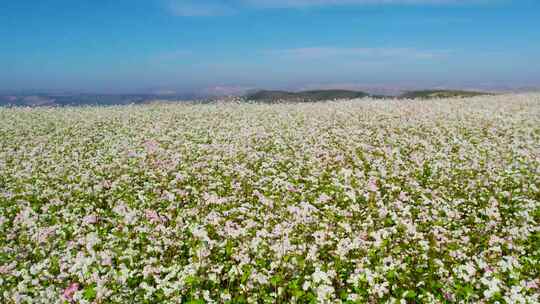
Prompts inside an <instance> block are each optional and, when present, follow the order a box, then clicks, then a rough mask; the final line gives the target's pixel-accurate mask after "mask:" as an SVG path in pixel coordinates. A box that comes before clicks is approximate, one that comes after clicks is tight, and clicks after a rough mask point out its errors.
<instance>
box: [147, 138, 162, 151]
mask: <svg viewBox="0 0 540 304" xmlns="http://www.w3.org/2000/svg"><path fill="white" fill-rule="evenodd" d="M144 147H145V148H146V152H147V153H148V154H154V153H156V152H157V150H158V149H159V143H158V142H157V141H155V140H153V139H151V140H147V141H146V142H144Z"/></svg>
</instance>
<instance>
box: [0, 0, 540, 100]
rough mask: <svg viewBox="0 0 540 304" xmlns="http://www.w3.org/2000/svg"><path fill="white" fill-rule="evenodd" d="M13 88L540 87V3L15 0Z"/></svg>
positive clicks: (5, 86) (1, 27)
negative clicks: (81, 0)
mask: <svg viewBox="0 0 540 304" xmlns="http://www.w3.org/2000/svg"><path fill="white" fill-rule="evenodd" d="M1 14H2V18H0V39H1V41H3V43H2V47H0V65H1V66H2V69H1V70H0V92H17V91H41V92H65V91H69V92H81V93H147V94H156V93H163V92H165V93H174V94H191V93H201V92H202V93H208V94H210V95H220V94H223V95H227V94H238V93H239V92H244V91H246V90H250V89H285V90H302V89H318V88H344V89H356V90H371V91H398V90H406V89H417V88H418V89H423V88H456V89H482V90H512V89H520V88H537V87H540V60H539V59H540V58H538V57H539V56H538V54H540V42H539V41H540V31H538V28H540V21H539V20H540V2H538V1H532V0H524V1H507V0H497V1H481V0H480V1H475V0H472V1H459V0H391V1H376V0H333V1H325V0H317V1H302V0H289V1H287V0H276V1H264V0H234V1H210V0H199V1H179V0H177V1H174V0H152V1H146V2H144V3H132V2H131V1H115V2H114V3H113V2H107V3H103V2H99V3H98V2H77V3H74V2H72V1H62V0H61V1H54V2H53V3H51V2H47V3H39V2H38V3H36V1H17V2H15V1H7V2H6V3H4V4H3V8H2V13H1Z"/></svg>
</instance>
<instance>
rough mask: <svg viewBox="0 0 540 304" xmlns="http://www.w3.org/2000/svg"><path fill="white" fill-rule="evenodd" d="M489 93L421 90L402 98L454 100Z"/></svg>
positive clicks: (405, 94) (403, 95)
mask: <svg viewBox="0 0 540 304" xmlns="http://www.w3.org/2000/svg"><path fill="white" fill-rule="evenodd" d="M490 94H491V93H487V92H476V91H462V90H421V91H409V92H406V93H404V94H402V95H401V96H400V97H401V98H411V99H416V98H420V99H429V98H453V97H474V96H482V95H490Z"/></svg>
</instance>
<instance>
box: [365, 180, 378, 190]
mask: <svg viewBox="0 0 540 304" xmlns="http://www.w3.org/2000/svg"><path fill="white" fill-rule="evenodd" d="M367 187H368V190H369V191H371V192H377V191H378V190H379V187H378V186H377V181H376V180H375V178H373V177H372V178H370V179H369V181H368V185H367Z"/></svg>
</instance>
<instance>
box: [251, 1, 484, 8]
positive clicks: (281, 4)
mask: <svg viewBox="0 0 540 304" xmlns="http://www.w3.org/2000/svg"><path fill="white" fill-rule="evenodd" d="M243 2H244V3H246V4H248V5H251V6H255V7H265V8H288V7H292V8H294V7H309V6H338V5H377V4H380V5H391V4H397V5H401V4H431V5H434V4H466V3H473V2H478V1H477V0H243Z"/></svg>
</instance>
